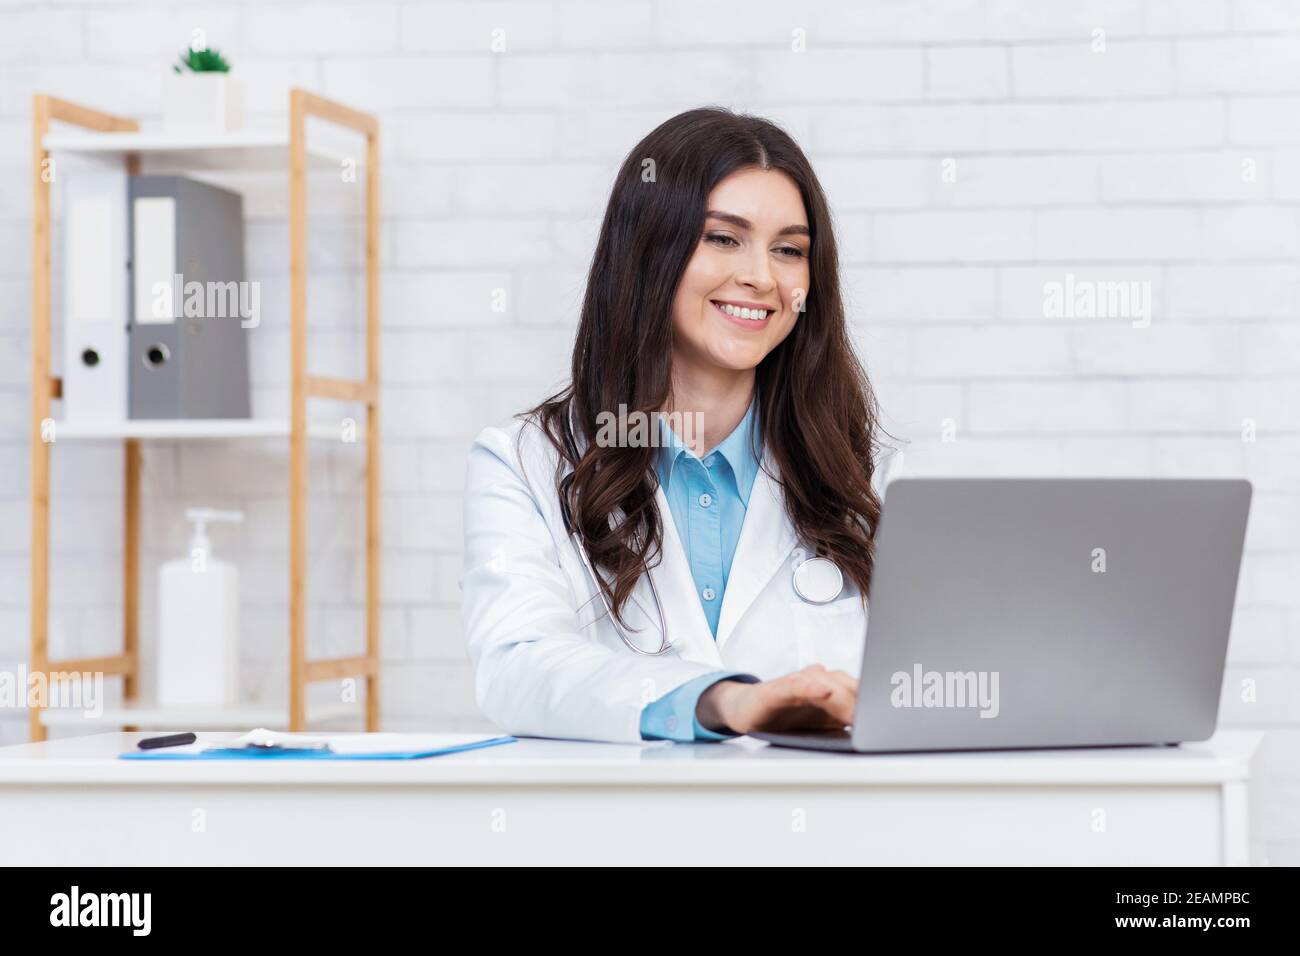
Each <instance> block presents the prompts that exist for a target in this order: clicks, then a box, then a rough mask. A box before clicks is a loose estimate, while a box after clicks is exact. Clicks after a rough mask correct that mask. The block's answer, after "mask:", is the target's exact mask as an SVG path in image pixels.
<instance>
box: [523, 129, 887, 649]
mask: <svg viewBox="0 0 1300 956" xmlns="http://www.w3.org/2000/svg"><path fill="white" fill-rule="evenodd" d="M648 160H653V166H651V165H650V164H649V163H648V162H647V161H648ZM747 168H758V169H775V170H780V171H781V172H784V173H785V174H786V175H788V176H789V177H790V178H791V179H792V180H794V182H795V184H796V185H797V186H798V187H799V191H800V193H801V194H802V196H803V203H804V209H805V211H806V213H807V217H808V224H809V231H810V233H811V252H810V256H809V270H810V273H811V276H810V282H809V286H810V287H809V289H808V294H807V297H806V302H805V311H803V312H802V313H800V314H799V315H798V316H797V319H796V321H795V323H794V328H793V329H792V330H791V332H790V334H789V335H788V336H787V337H786V338H785V340H784V341H783V342H782V343H781V344H780V345H778V346H777V347H776V348H775V349H773V350H772V352H771V353H770V354H768V356H767V357H766V358H765V359H764V360H763V361H762V363H761V364H760V365H759V366H758V368H757V370H756V372H755V390H756V392H757V395H758V402H759V407H758V416H757V418H758V423H759V429H760V431H761V435H762V442H763V448H764V452H765V454H766V455H770V460H771V461H772V463H774V464H775V466H776V473H775V474H773V475H772V477H773V478H774V479H776V480H777V481H778V482H779V484H780V487H781V489H782V491H783V492H784V499H785V509H786V512H787V513H788V514H789V517H790V521H791V523H792V524H793V525H794V528H795V530H796V532H797V534H798V535H799V537H800V538H801V539H802V540H803V541H804V542H805V543H806V544H807V545H810V546H811V547H812V548H814V549H816V551H817V552H818V553H819V554H823V555H826V556H827V557H829V558H831V559H832V560H833V561H834V562H835V563H836V564H837V565H839V567H840V568H841V569H842V570H843V572H844V574H845V576H846V577H848V578H849V579H851V580H852V581H853V582H854V583H855V584H856V585H857V586H858V588H859V590H860V592H861V595H862V597H863V599H864V600H865V599H866V596H867V595H868V593H869V591H870V586H871V573H872V567H873V557H872V543H873V539H874V536H875V531H876V528H877V526H878V523H879V520H880V500H879V497H878V496H877V495H876V493H875V491H874V490H873V489H872V486H871V475H872V468H873V463H874V459H875V454H876V451H877V447H878V444H877V443H878V435H877V419H878V409H877V405H876V400H875V396H874V394H873V392H872V389H871V385H870V383H869V382H868V380H867V376H866V372H865V371H864V370H863V368H862V365H861V364H860V363H859V361H858V359H857V356H856V355H855V354H854V351H853V346H852V344H851V341H850V339H849V334H848V329H847V327H846V324H845V318H844V304H843V301H842V299H841V296H840V279H839V261H838V253H837V251H836V246H835V235H834V232H833V230H832V225H831V214H830V210H829V208H828V207H827V204H826V197H825V195H824V193H823V192H822V188H821V184H820V183H819V182H818V181H817V176H816V175H815V174H814V173H813V170H812V166H811V165H810V164H809V162H808V159H807V157H806V156H804V154H803V151H802V150H801V149H800V148H799V146H798V145H797V144H796V143H795V141H794V140H793V139H791V138H790V136H789V134H787V133H786V132H785V131H784V130H782V129H781V128H780V127H778V126H777V125H776V124H774V123H772V122H771V121H770V120H766V119H763V118H761V117H756V116H746V115H739V114H736V113H733V112H731V111H729V110H725V109H718V108H704V109H694V110H689V111H688V112H685V113H681V114H679V115H677V116H674V117H673V118H672V119H670V120H667V121H666V122H664V123H663V124H662V125H660V126H659V127H657V128H656V129H655V130H654V131H653V132H651V133H650V134H649V135H648V136H646V137H645V139H643V140H641V142H640V143H638V144H637V145H636V147H635V148H634V149H633V150H632V152H631V153H629V154H628V156H627V159H625V160H624V161H623V165H622V167H621V168H620V169H619V171H618V176H617V177H616V179H615V182H614V188H613V191H612V193H611V195H610V198H609V205H608V207H607V208H606V210H605V218H604V222H603V224H602V225H601V229H600V239H599V241H598V242H597V245H596V252H595V256H594V257H593V259H592V263H591V271H590V273H589V275H588V278H587V288H586V294H585V295H584V297H583V302H582V315H581V318H580V321H579V323H578V334H577V340H576V341H575V342H574V346H573V362H572V371H571V380H570V383H569V385H568V386H567V387H565V388H564V389H563V390H561V391H560V392H558V393H556V394H555V395H552V396H551V397H549V398H547V399H546V400H545V401H544V402H542V403H541V404H540V405H538V406H537V407H536V408H533V409H531V410H529V411H527V412H525V413H523V414H522V415H521V416H520V417H522V418H524V419H525V420H526V421H532V422H533V423H535V424H537V425H538V426H539V427H541V428H542V430H543V431H544V432H545V434H546V436H547V437H548V438H549V439H550V442H551V444H552V445H554V447H555V449H556V450H557V452H558V453H559V459H560V460H559V465H558V468H557V471H556V487H557V493H559V494H560V495H561V496H562V498H564V499H565V500H564V501H563V504H565V505H567V508H568V511H569V514H570V516H571V519H572V522H573V525H574V530H576V531H578V532H579V533H580V534H581V536H582V538H583V541H584V542H585V544H586V547H587V552H588V555H589V557H590V559H591V562H592V564H593V566H595V567H596V568H597V569H599V571H600V572H601V574H600V575H598V577H599V578H600V579H601V580H600V581H599V584H600V587H601V588H602V590H604V591H605V595H606V597H607V599H608V600H609V603H610V606H611V607H612V608H613V610H614V614H615V617H616V618H617V619H618V620H619V622H620V623H625V622H624V619H623V616H622V612H623V609H624V605H625V603H626V601H627V600H628V598H629V597H630V596H631V593H632V590H633V588H634V587H635V585H636V583H637V580H638V579H639V578H640V576H641V574H642V573H643V572H644V570H645V569H646V568H647V567H651V566H653V565H654V564H655V563H657V562H658V561H659V560H660V557H661V545H662V540H663V538H662V536H663V528H662V526H661V524H660V522H661V520H662V519H661V517H660V514H659V510H658V508H657V507H656V505H655V492H656V489H657V484H658V478H657V476H656V474H655V471H654V468H653V465H652V462H653V454H654V451H655V449H654V448H652V447H630V448H629V447H602V445H601V444H598V443H597V441H596V434H597V431H598V424H597V416H598V415H599V414H600V413H601V412H607V413H611V412H612V413H615V414H617V412H618V410H619V407H620V406H621V405H622V406H626V408H627V411H628V412H629V413H630V412H633V411H637V412H641V413H644V414H645V415H647V416H650V418H651V420H653V416H654V414H655V413H656V412H658V411H660V410H661V409H663V408H664V406H665V403H666V402H667V401H668V398H669V392H670V386H671V380H670V371H671V368H670V367H671V361H672V347H673V321H672V308H673V300H674V297H675V296H676V293H677V286H678V282H679V281H680V279H681V276H682V273H683V272H684V271H685V269H686V265H687V263H688V262H689V261H690V259H691V256H692V255H693V254H694V252H695V249H696V246H697V245H698V244H699V242H700V240H701V238H702V236H703V234H704V214H705V202H706V200H707V199H708V196H709V194H710V192H712V191H713V188H714V187H715V186H717V185H718V183H719V182H721V181H722V180H723V179H724V178H726V177H727V176H729V175H730V174H731V173H734V172H736V171H738V170H741V169H747ZM646 169H653V170H654V176H653V178H652V180H650V177H645V178H643V171H644V170H646ZM647 180H650V181H647ZM570 423H572V429H573V430H572V432H571V433H570V431H569V429H570ZM570 473H571V474H572V478H571V479H569V480H568V481H565V476H567V475H569V474H570ZM769 473H771V472H769Z"/></svg>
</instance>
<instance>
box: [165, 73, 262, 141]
mask: <svg viewBox="0 0 1300 956" xmlns="http://www.w3.org/2000/svg"><path fill="white" fill-rule="evenodd" d="M162 121H163V128H164V129H167V130H173V131H174V130H189V131H196V130H204V131H208V132H216V131H229V130H235V129H239V128H240V127H241V126H243V125H244V87H243V84H241V83H240V82H239V80H237V79H235V78H234V77H232V76H231V75H230V74H229V73H174V72H169V73H167V74H166V75H165V76H164V78H163V98H162Z"/></svg>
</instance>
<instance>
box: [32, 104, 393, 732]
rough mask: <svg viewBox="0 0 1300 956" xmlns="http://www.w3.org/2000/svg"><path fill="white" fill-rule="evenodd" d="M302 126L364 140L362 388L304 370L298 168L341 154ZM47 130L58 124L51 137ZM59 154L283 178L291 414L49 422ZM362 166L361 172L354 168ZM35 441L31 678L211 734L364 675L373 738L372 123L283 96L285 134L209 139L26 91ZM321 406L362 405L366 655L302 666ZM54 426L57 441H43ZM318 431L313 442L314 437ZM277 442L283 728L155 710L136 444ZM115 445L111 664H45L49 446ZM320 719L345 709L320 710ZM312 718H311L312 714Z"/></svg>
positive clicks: (139, 721)
mask: <svg viewBox="0 0 1300 956" xmlns="http://www.w3.org/2000/svg"><path fill="white" fill-rule="evenodd" d="M310 117H314V118H316V119H319V120H322V121H324V122H325V123H326V124H328V125H329V126H330V127H333V128H334V129H336V130H343V131H349V132H350V133H352V134H360V135H362V136H364V137H365V204H366V213H365V216H366V228H365V268H366V307H365V308H366V332H365V335H366V372H365V378H363V379H341V378H329V377H323V376H316V375H311V374H310V373H309V372H308V371H307V170H308V165H309V163H311V162H313V161H316V162H325V163H337V161H338V159H339V158H340V157H342V156H345V155H346V153H343V152H337V151H335V150H332V149H324V150H322V149H320V148H310V149H309V147H308V143H307V135H306V126H307V120H308V118H310ZM53 123H63V124H68V125H67V126H66V127H60V128H52V126H51V124H53ZM58 152H65V153H79V154H84V155H91V154H93V155H97V156H100V157H111V158H116V157H120V158H121V161H122V162H123V163H124V164H125V167H126V169H127V170H128V172H137V171H139V169H140V164H141V159H142V157H145V156H149V157H157V158H162V159H165V160H166V161H167V162H169V163H171V164H173V165H176V166H182V167H187V168H190V169H193V170H195V171H197V170H201V169H236V170H238V169H244V168H250V167H253V168H268V166H269V167H270V168H274V165H276V164H280V163H284V164H285V166H286V167H287V170H288V173H289V273H290V366H291V367H290V383H291V384H290V390H291V392H290V414H289V418H288V419H287V420H286V419H239V420H184V421H138V420H137V421H126V422H109V423H93V424H92V423H74V422H69V423H60V422H57V421H54V420H53V419H52V417H51V408H50V406H51V402H52V401H53V400H54V399H57V398H59V397H61V395H62V389H63V383H62V380H61V379H59V378H58V377H56V376H54V375H52V374H51V368H50V327H51V317H50V310H51V305H50V303H51V295H50V286H51V279H50V263H51V251H50V250H51V235H50V185H51V179H52V178H54V177H51V176H50V175H49V174H48V172H47V171H48V170H49V169H50V160H51V156H52V154H55V153H58ZM358 165H360V164H358ZM32 199H33V204H32V419H31V423H32V438H31V508H32V512H31V513H32V521H31V535H32V539H31V654H30V662H29V670H30V672H31V673H44V674H47V675H48V674H50V673H57V672H65V673H68V672H87V671H89V672H101V673H103V674H104V675H105V676H110V675H111V676H117V677H121V678H122V680H123V688H122V696H123V699H124V705H123V706H122V707H119V708H116V709H109V710H106V711H105V713H104V715H103V717H102V718H101V721H113V720H118V721H120V722H121V723H122V724H123V725H124V726H128V727H134V726H170V727H171V728H172V729H210V728H213V727H218V726H241V725H265V724H276V723H282V724H285V725H287V726H288V728H289V729H290V730H303V729H305V728H306V726H307V685H309V684H312V683H318V682H323V681H333V680H342V679H345V678H350V677H355V678H364V679H365V683H366V694H365V726H366V729H367V730H372V731H373V730H378V729H379V548H380V499H379V482H380V471H379V386H380V378H379V123H378V122H377V121H376V119H375V118H374V117H373V116H370V115H368V114H366V113H362V112H359V111H357V110H354V109H351V108H349V107H347V106H343V105H342V104H339V103H335V102H333V101H331V100H327V99H324V98H322V97H320V96H317V95H315V94H313V93H309V92H307V91H305V90H300V89H294V90H291V91H290V93H289V123H288V127H287V129H285V130H283V131H281V130H269V131H268V130H260V131H259V130H250V131H239V132H233V133H229V134H224V135H214V136H212V137H206V136H201V135H200V136H196V135H192V134H190V135H175V134H169V133H166V132H148V131H141V130H140V128H139V124H138V123H137V122H136V121H135V120H132V119H126V118H123V117H119V116H111V115H109V114H107V113H101V112H99V111H97V110H93V109H90V108H88V107H85V106H81V105H79V104H77V103H71V102H68V101H66V100H61V99H57V98H55V97H52V96H46V95H37V96H36V97H34V100H33V108H32ZM313 398H318V399H330V400H334V401H344V402H354V403H357V404H360V405H362V406H364V407H365V428H364V435H363V436H358V440H359V441H360V440H364V442H365V454H366V492H365V494H366V507H365V511H366V541H365V551H366V616H365V620H366V625H365V630H366V647H365V653H364V654H362V655H360V656H357V657H347V658H334V659H328V660H308V659H307V653H306V647H307V642H306V579H307V449H308V440H309V439H310V438H312V437H335V438H337V433H336V429H332V428H331V429H327V430H323V429H322V428H321V426H313V425H310V424H309V422H308V415H307V405H308V400H309V399H313ZM50 422H53V436H54V441H48V440H47V436H48V434H49V431H48V424H49V423H50ZM322 431H323V433H324V434H323V436H322ZM238 438H288V440H289V482H288V491H289V622H288V623H289V706H288V715H287V718H288V719H287V720H286V721H274V720H269V719H268V717H274V716H275V713H274V711H273V710H271V709H269V708H267V707H265V706H253V707H239V708H234V709H230V710H225V709H220V708H217V709H213V708H183V709H170V708H158V707H152V706H150V705H149V704H148V703H147V702H145V701H143V700H142V699H141V694H140V653H139V646H140V645H139V591H140V589H139V584H140V460H141V443H142V442H147V441H150V440H162V439H167V440H199V439H238ZM70 439H71V440H82V439H85V440H112V441H121V442H122V443H123V449H124V455H123V458H124V462H125V475H124V478H125V481H124V492H123V508H124V513H125V521H124V525H123V529H124V530H123V541H122V561H123V595H122V627H123V636H124V640H123V648H122V653H121V654H116V655H112V656H108V657H99V658H78V659H71V660H60V661H52V660H50V657H49V548H50V446H51V445H52V444H55V443H57V442H58V441H64V440H70ZM326 711H327V714H326V716H328V717H334V716H337V715H339V714H340V713H343V712H354V711H353V709H352V708H350V707H348V708H345V709H340V708H339V707H329V708H326ZM313 716H319V715H313ZM79 719H80V718H79V717H78V715H75V714H71V713H64V712H57V711H49V710H46V709H44V708H38V707H34V708H32V709H31V710H30V711H29V726H30V737H31V739H32V740H33V741H39V740H44V739H45V738H46V733H47V728H48V727H49V726H52V725H62V724H68V723H75V722H77V721H78V720H79Z"/></svg>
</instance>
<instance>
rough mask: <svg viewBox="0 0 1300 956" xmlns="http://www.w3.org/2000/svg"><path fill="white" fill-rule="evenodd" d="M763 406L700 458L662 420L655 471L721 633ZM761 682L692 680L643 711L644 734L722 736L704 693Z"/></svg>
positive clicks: (708, 615)
mask: <svg viewBox="0 0 1300 956" xmlns="http://www.w3.org/2000/svg"><path fill="white" fill-rule="evenodd" d="M755 407H756V403H754V402H751V403H750V406H749V411H747V412H746V413H745V417H744V418H742V419H741V421H740V424H739V425H737V426H736V428H735V430H734V431H732V433H731V434H730V435H728V436H727V437H726V438H725V439H723V441H722V443H721V444H719V445H718V446H717V447H716V448H714V449H713V450H712V451H710V452H709V453H708V454H707V455H705V456H704V458H703V459H702V460H701V459H700V458H699V456H697V455H696V454H695V453H694V452H693V451H691V450H690V448H688V447H687V446H686V444H685V443H684V442H683V441H682V440H681V438H679V437H678V435H677V434H676V433H675V432H674V431H673V430H672V428H671V427H670V426H669V424H668V421H667V420H666V419H664V418H660V420H659V448H658V449H657V450H656V451H655V456H654V469H655V474H657V475H658V476H659V484H660V486H661V487H662V488H663V490H664V495H665V497H667V499H668V507H669V510H670V511H671V512H672V516H673V526H674V527H675V528H676V529H677V537H678V538H680V539H681V542H682V547H683V548H684V549H685V551H686V560H687V563H688V564H689V565H690V568H691V577H692V578H693V579H694V580H695V592H696V594H697V595H698V597H699V599H700V606H701V607H702V608H703V609H704V617H705V619H706V620H707V621H708V622H709V630H710V631H712V632H713V636H714V637H715V638H716V637H717V635H718V616H719V614H720V613H721V611H722V596H723V594H725V593H726V590H727V579H728V578H729V577H730V575H731V562H732V559H733V558H734V557H735V554H736V544H737V543H738V542H739V541H740V529H741V527H742V526H743V525H744V523H745V511H746V509H747V508H748V506H749V494H750V492H751V491H752V490H753V488H754V481H755V479H756V478H757V477H758V472H759V468H760V461H761V454H762V453H761V438H760V435H759V432H758V429H757V428H756V427H755ZM729 678H734V679H737V680H741V681H744V682H745V683H756V682H757V681H758V678H757V677H754V676H753V675H751V674H744V673H740V672H737V671H716V672H714V673H711V674H705V675H703V676H701V677H697V678H695V679H694V680H691V681H687V682H686V683H685V684H682V685H681V686H680V687H677V688H676V689H674V690H672V691H670V692H669V693H667V694H665V695H664V696H663V697H661V698H659V699H658V700H656V701H654V702H652V703H650V704H647V705H646V707H645V708H644V709H643V710H642V711H641V737H642V738H643V739H646V740H681V741H689V740H723V739H724V738H726V737H728V736H734V735H733V734H719V733H715V732H713V731H712V730H709V729H708V728H707V727H704V726H702V725H701V724H700V722H699V721H698V720H697V719H696V717H695V706H696V704H697V703H698V702H699V699H700V695H701V694H703V693H704V691H706V690H707V689H708V688H710V687H712V686H713V685H714V684H716V683H717V682H718V681H720V680H727V679H729Z"/></svg>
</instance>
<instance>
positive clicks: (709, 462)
mask: <svg viewBox="0 0 1300 956" xmlns="http://www.w3.org/2000/svg"><path fill="white" fill-rule="evenodd" d="M717 460H718V456H717V455H706V456H705V457H704V466H705V467H706V468H712V467H713V463H714V462H715V461H717Z"/></svg>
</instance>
